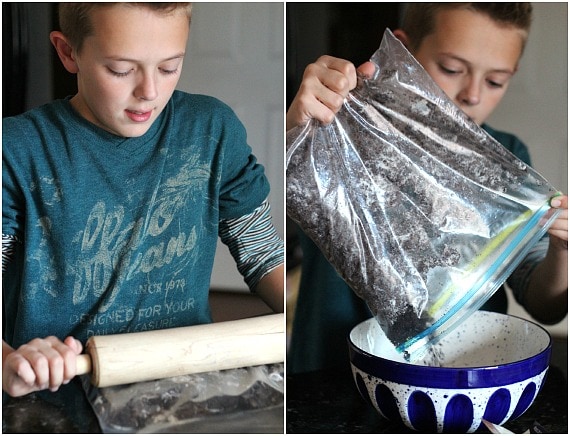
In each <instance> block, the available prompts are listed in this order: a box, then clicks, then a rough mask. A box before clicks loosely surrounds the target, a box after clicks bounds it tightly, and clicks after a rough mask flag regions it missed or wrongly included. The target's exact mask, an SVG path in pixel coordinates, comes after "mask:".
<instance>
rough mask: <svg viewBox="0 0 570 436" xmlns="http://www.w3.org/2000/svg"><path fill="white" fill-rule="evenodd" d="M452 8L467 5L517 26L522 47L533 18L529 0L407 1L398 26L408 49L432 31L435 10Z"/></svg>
mask: <svg viewBox="0 0 570 436" xmlns="http://www.w3.org/2000/svg"><path fill="white" fill-rule="evenodd" d="M452 9H469V10H472V11H475V12H478V13H481V14H484V15H486V16H487V17H489V18H490V19H492V20H493V21H495V22H496V23H498V24H500V25H503V26H508V27H513V28H515V29H519V30H520V31H521V36H522V38H523V48H524V45H525V43H526V40H527V38H528V34H529V32H530V25H531V22H532V5H531V4H530V3H475V2H474V3H409V4H408V6H407V7H406V10H405V12H404V17H403V21H402V27H401V28H402V30H403V31H405V32H406V34H407V36H408V38H409V39H408V42H409V48H410V50H412V51H415V50H416V49H417V48H418V47H419V46H420V44H421V43H422V41H423V39H424V38H425V37H426V36H428V35H430V34H431V33H432V32H433V31H434V26H435V17H436V15H437V13H438V12H440V11H444V10H452Z"/></svg>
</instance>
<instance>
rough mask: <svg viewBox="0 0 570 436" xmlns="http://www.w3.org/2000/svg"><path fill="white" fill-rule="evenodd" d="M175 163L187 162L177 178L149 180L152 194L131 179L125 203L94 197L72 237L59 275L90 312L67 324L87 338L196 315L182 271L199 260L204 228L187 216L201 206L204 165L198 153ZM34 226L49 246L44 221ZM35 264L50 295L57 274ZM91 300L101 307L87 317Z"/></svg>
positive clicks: (79, 304)
mask: <svg viewBox="0 0 570 436" xmlns="http://www.w3.org/2000/svg"><path fill="white" fill-rule="evenodd" d="M168 161H169V158H167V159H166V163H165V166H168ZM177 161H178V162H185V163H184V164H183V165H182V166H181V167H178V171H177V172H176V173H175V174H173V175H170V176H164V175H162V176H158V177H156V178H153V179H151V180H149V181H148V183H154V184H155V186H154V189H152V187H150V188H148V186H147V189H137V183H141V181H140V179H138V180H137V181H136V182H133V183H132V185H133V186H132V189H129V188H127V189H126V190H125V192H132V194H131V195H129V196H128V197H125V201H124V204H116V203H111V202H110V201H109V200H108V199H107V198H99V199H97V198H96V197H94V199H93V202H92V204H93V206H92V207H91V210H90V213H89V214H88V216H87V218H86V220H85V223H84V224H83V225H81V226H79V228H81V229H82V230H80V231H79V232H77V233H76V234H75V236H74V237H73V240H72V244H73V246H74V247H78V250H77V251H76V252H77V253H79V255H78V256H77V258H76V260H75V263H73V264H68V265H67V266H66V270H65V275H66V276H67V277H68V279H71V280H72V281H73V283H74V285H73V290H72V302H73V305H74V306H76V307H89V308H90V309H89V310H90V311H89V313H76V314H73V315H71V316H70V320H69V323H70V325H74V324H83V325H84V326H86V327H87V329H88V332H89V334H108V333H110V332H115V331H116V330H117V329H119V330H122V329H124V330H123V331H141V330H148V329H157V328H168V327H172V326H175V325H176V317H177V316H180V315H185V314H183V313H182V312H187V311H192V310H194V308H195V299H194V294H193V293H192V292H191V286H190V284H189V283H187V280H186V278H185V277H187V275H186V274H181V273H182V272H185V270H186V269H188V268H192V265H193V263H194V262H195V261H196V258H197V256H199V250H196V249H195V248H196V244H197V243H198V240H199V238H200V237H201V231H202V228H201V226H200V223H199V222H198V223H193V221H192V220H191V219H190V218H189V215H192V214H194V213H195V208H196V205H197V204H199V203H200V202H201V201H203V197H204V192H205V191H206V189H207V186H206V185H207V183H208V181H209V179H210V167H209V165H208V164H204V163H202V162H201V161H199V160H198V158H197V157H196V156H193V157H190V158H186V159H185V160H180V158H178V160H177ZM165 172H167V171H165ZM125 184H127V185H128V182H127V181H125ZM55 185H56V184H52V185H47V186H46V185H44V186H43V188H42V189H46V188H47V189H49V188H50V186H55ZM47 208H48V210H49V205H47ZM40 222H41V223H40V224H41V225H42V228H43V234H44V238H46V243H47V240H49V238H50V234H49V222H48V221H46V220H45V219H40ZM38 261H39V259H38ZM40 265H42V268H45V271H44V280H45V282H44V290H46V292H50V293H51V294H52V295H54V291H53V290H52V291H48V290H49V289H53V288H55V286H50V282H51V283H53V284H54V285H55V283H59V281H58V278H57V275H56V274H55V272H54V270H53V268H52V269H50V268H49V263H41V262H40ZM54 274H55V275H54ZM54 296H55V295H54ZM95 301H100V303H99V305H98V307H97V311H96V313H93V309H91V307H90V305H91V304H93V302H95ZM78 312H80V311H78Z"/></svg>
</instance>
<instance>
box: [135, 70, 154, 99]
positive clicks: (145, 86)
mask: <svg viewBox="0 0 570 436" xmlns="http://www.w3.org/2000/svg"><path fill="white" fill-rule="evenodd" d="M157 96H158V92H157V89H156V83H155V79H154V77H152V75H151V74H145V75H143V77H142V78H141V81H140V83H139V85H138V86H137V88H136V90H135V97H137V98H138V99H141V100H154V99H155V98H156V97H157Z"/></svg>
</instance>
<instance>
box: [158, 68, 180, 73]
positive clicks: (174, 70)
mask: <svg viewBox="0 0 570 436" xmlns="http://www.w3.org/2000/svg"><path fill="white" fill-rule="evenodd" d="M160 71H162V72H163V73H164V74H176V73H177V72H178V68H174V69H172V70H169V69H166V68H161V69H160Z"/></svg>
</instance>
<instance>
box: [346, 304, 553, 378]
mask: <svg viewBox="0 0 570 436" xmlns="http://www.w3.org/2000/svg"><path fill="white" fill-rule="evenodd" d="M350 338H351V340H352V342H353V343H354V344H355V345H356V346H357V347H358V348H360V349H361V350H363V351H365V352H367V353H369V354H372V355H375V356H379V357H382V358H385V359H389V360H393V361H396V362H402V363H407V362H406V361H405V360H404V359H403V357H402V356H401V355H400V353H398V352H397V351H396V349H395V347H394V345H392V343H391V342H390V341H389V340H388V338H386V335H385V334H384V332H383V331H382V329H381V328H380V326H379V325H378V323H377V322H376V320H375V319H374V318H371V319H369V320H368V321H365V322H364V323H361V324H360V325H358V326H357V327H355V328H354V329H353V331H352V332H351V334H350ZM549 344H550V335H549V334H548V332H547V331H546V330H544V329H543V328H542V327H540V326H539V325H537V324H535V323H533V322H531V321H527V320H524V319H522V318H517V317H514V316H510V315H503V314H498V313H494V312H485V311H477V312H475V313H474V314H473V315H471V316H470V317H469V318H467V319H466V320H465V321H464V322H463V323H461V324H460V325H459V326H457V327H456V328H454V329H453V330H452V331H451V332H450V333H448V334H447V335H446V336H444V337H443V338H442V339H441V340H440V341H439V342H437V343H436V344H435V345H434V346H433V349H434V352H435V353H437V356H438V359H437V360H438V362H439V365H438V366H442V367H452V368H466V367H482V366H496V365H501V364H506V363H512V362H518V361H520V360H524V359H527V358H529V357H532V356H535V355H537V354H538V353H540V352H541V351H543V350H545V349H546V348H547V347H548V345H549ZM414 364H416V365H429V366H433V365H434V363H433V359H432V358H431V357H430V356H426V357H425V358H424V359H423V360H421V361H417V362H414Z"/></svg>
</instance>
